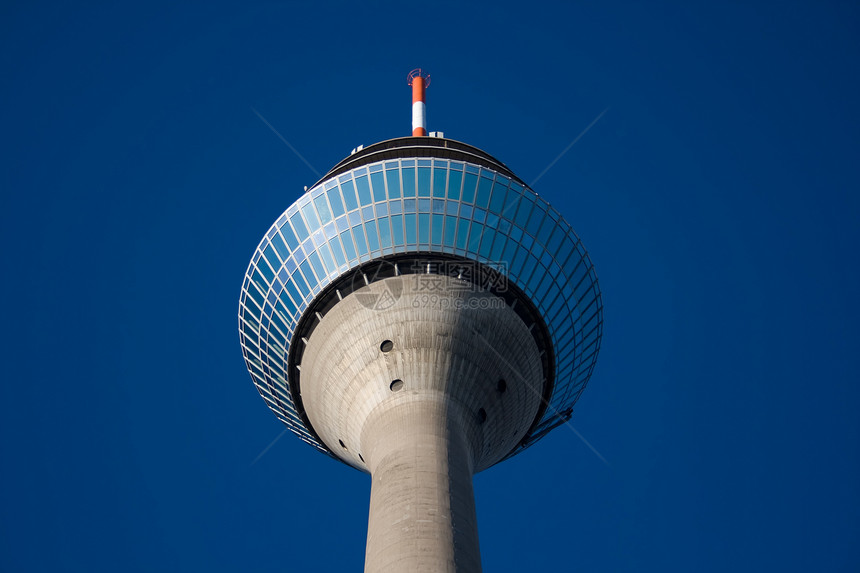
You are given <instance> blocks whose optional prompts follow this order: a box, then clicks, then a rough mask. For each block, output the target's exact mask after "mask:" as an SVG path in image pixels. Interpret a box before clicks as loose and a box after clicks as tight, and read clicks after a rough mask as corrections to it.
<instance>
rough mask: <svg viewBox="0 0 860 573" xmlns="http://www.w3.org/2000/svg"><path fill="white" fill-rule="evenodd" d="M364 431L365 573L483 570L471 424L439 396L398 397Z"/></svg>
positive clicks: (451, 402) (461, 411) (408, 394)
mask: <svg viewBox="0 0 860 573" xmlns="http://www.w3.org/2000/svg"><path fill="white" fill-rule="evenodd" d="M403 394H404V395H403V396H402V397H401V396H398V400H396V402H395V403H392V404H386V405H385V406H382V407H380V408H378V409H377V411H375V412H373V413H372V414H371V416H370V417H369V419H368V422H367V424H366V425H365V426H364V429H363V431H362V439H361V442H362V449H363V451H364V453H365V456H366V460H367V464H368V466H369V469H370V472H371V476H372V486H371V492H370V517H369V520H368V528H367V550H366V556H365V569H364V570H365V572H366V573H394V572H404V573H405V572H410V573H411V572H423V571H427V572H434V573H435V572H442V571H446V572H455V571H456V572H457V573H464V572H466V573H473V572H479V571H481V555H480V549H479V547H478V522H477V516H476V514H475V498H474V491H473V489H472V472H473V463H472V459H473V458H472V451H471V448H472V446H471V445H470V439H469V436H470V435H471V433H472V432H473V431H474V423H475V422H474V421H472V420H471V418H470V416H473V415H471V414H469V413H468V412H466V411H465V410H464V409H463V408H462V407H460V405H459V404H458V403H457V402H456V401H454V400H451V399H450V398H447V397H446V396H445V395H444V394H443V393H441V392H427V391H424V392H404V393H403Z"/></svg>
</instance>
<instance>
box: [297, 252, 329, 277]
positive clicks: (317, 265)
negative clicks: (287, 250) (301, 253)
mask: <svg viewBox="0 0 860 573" xmlns="http://www.w3.org/2000/svg"><path fill="white" fill-rule="evenodd" d="M308 261H310V262H311V266H312V267H313V268H314V272H316V275H317V278H318V279H322V278H323V277H324V276H326V274H327V273H326V272H325V269H323V266H322V263H321V262H320V257H319V255H318V254H317V253H316V251H314V252H313V253H311V254H309V255H308ZM305 262H307V261H305ZM302 264H304V263H302ZM308 278H310V277H308Z"/></svg>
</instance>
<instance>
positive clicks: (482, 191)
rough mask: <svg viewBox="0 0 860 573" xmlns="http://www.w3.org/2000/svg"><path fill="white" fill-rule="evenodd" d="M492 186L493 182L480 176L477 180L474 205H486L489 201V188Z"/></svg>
mask: <svg viewBox="0 0 860 573" xmlns="http://www.w3.org/2000/svg"><path fill="white" fill-rule="evenodd" d="M492 188H493V182H492V181H491V180H490V179H487V178H486V177H481V180H480V181H479V182H478V197H477V198H476V199H475V206H476V207H486V206H487V205H488V204H489V203H490V190H491V189H492Z"/></svg>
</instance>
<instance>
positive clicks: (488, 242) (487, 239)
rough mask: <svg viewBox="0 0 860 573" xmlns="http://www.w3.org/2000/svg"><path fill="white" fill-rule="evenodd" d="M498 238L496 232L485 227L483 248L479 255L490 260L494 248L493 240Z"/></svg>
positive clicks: (482, 238)
mask: <svg viewBox="0 0 860 573" xmlns="http://www.w3.org/2000/svg"><path fill="white" fill-rule="evenodd" d="M494 238H496V231H494V230H493V229H491V228H490V227H484V232H483V236H482V237H481V248H480V250H479V251H478V254H479V255H481V256H482V257H486V258H488V259H489V258H490V247H492V246H493V239H494Z"/></svg>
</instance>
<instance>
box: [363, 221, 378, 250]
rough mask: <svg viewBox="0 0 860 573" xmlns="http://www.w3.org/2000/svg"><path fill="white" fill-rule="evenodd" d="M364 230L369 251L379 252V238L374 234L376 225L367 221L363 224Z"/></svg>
mask: <svg viewBox="0 0 860 573" xmlns="http://www.w3.org/2000/svg"><path fill="white" fill-rule="evenodd" d="M364 230H365V231H367V242H368V243H369V244H370V250H371V251H378V250H379V236H378V235H377V234H376V223H375V222H373V221H368V222H367V223H365V224H364Z"/></svg>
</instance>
